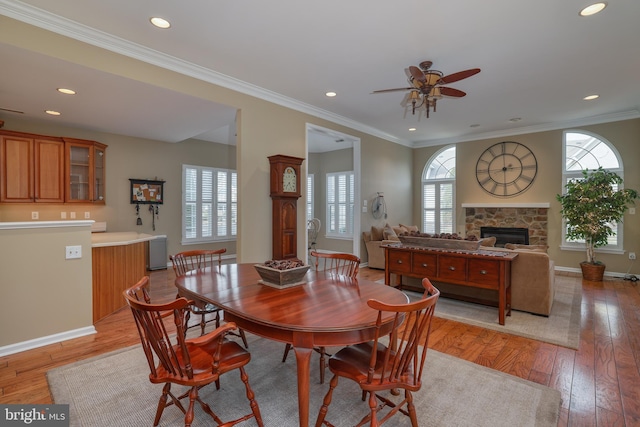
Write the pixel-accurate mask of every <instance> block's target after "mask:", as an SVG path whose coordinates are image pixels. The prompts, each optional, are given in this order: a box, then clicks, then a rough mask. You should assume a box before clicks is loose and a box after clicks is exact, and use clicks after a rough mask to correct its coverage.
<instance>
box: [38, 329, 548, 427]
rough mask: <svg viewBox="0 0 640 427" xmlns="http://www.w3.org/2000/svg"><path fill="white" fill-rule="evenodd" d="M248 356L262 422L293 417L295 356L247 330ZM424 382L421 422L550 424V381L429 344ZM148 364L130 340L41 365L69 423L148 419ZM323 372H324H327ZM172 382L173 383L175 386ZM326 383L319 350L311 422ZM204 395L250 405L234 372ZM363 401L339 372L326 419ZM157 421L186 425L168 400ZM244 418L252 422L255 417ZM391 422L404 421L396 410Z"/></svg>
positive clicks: (234, 407)
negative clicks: (46, 369) (507, 371)
mask: <svg viewBox="0 0 640 427" xmlns="http://www.w3.org/2000/svg"><path fill="white" fill-rule="evenodd" d="M248 338H249V350H250V351H251V356H252V359H251V362H250V363H249V365H247V373H248V375H249V381H250V384H251V386H252V387H253V389H254V391H255V393H256V399H257V401H258V404H259V406H260V410H261V412H262V417H263V421H264V425H265V426H267V427H268V426H276V427H288V426H294V425H298V406H297V391H296V390H297V388H296V384H297V383H296V364H295V361H294V358H293V357H290V358H289V360H288V361H287V362H285V363H282V362H281V358H282V352H283V350H284V344H282V343H278V342H275V341H270V340H267V339H263V338H257V337H255V336H253V335H250V334H248ZM426 364H427V367H426V373H425V374H424V375H423V386H422V389H421V390H420V391H419V392H417V393H415V394H414V401H415V403H416V407H417V409H418V420H419V422H420V425H429V426H433V427H440V426H441V427H444V426H447V427H451V426H475V427H479V426H487V427H489V426H491V427H495V426H516V425H517V426H520V427H523V426H531V427H533V426H536V427H543V426H554V427H555V426H556V425H557V420H558V414H559V408H560V393H559V392H558V391H556V390H553V389H550V388H548V387H545V386H542V385H539V384H536V383H532V382H529V381H526V380H523V379H520V378H517V377H513V376H510V375H507V374H504V373H501V372H498V371H494V370H492V369H489V368H485V367H483V366H479V365H475V364H473V363H470V362H467V361H464V360H461V359H457V358H455V357H452V356H449V355H445V354H442V353H438V352H437V351H434V350H429V351H428V353H427V362H426ZM148 375H149V368H148V366H147V364H146V360H145V358H144V354H143V351H142V349H141V348H140V346H134V347H129V348H126V349H123V350H119V351H116V352H112V353H108V354H105V355H102V356H98V357H95V358H92V359H87V360H84V361H80V362H76V363H73V364H70V365H66V366H63V367H60V368H56V369H53V370H51V371H49V372H48V373H47V378H48V381H49V386H50V389H51V395H52V396H53V400H54V402H55V403H68V404H69V405H70V407H69V409H70V419H71V420H70V421H71V426H82V427H103V426H104V427H113V426H118V427H128V426H136V427H139V426H151V425H152V424H153V417H154V415H155V408H156V405H157V401H158V398H159V396H160V393H161V390H162V385H158V384H151V383H150V382H149V378H148ZM328 377H330V376H329V375H328ZM176 389H178V388H176ZM327 389H328V380H327V383H325V384H320V383H319V371H318V364H317V355H316V354H315V353H314V354H313V355H312V363H311V403H310V418H311V420H310V425H314V423H315V417H316V416H317V413H318V410H319V409H320V406H321V405H322V398H323V397H324V394H325V393H326V391H327ZM201 395H202V396H203V400H204V401H205V402H207V403H209V404H210V405H211V406H212V408H213V410H214V411H216V412H217V413H218V414H219V415H220V416H221V418H222V419H223V420H229V419H234V418H236V417H239V416H241V415H243V414H245V413H249V411H250V410H249V405H248V403H247V400H246V396H245V390H244V387H243V385H242V383H241V381H240V378H239V374H238V372H237V371H236V372H231V373H228V374H226V375H224V376H223V377H222V378H221V389H220V390H218V391H216V390H215V387H211V386H209V387H205V388H203V389H202V390H201ZM367 412H368V405H367V403H366V402H363V401H362V400H361V392H360V389H359V388H358V387H357V386H356V385H355V384H353V383H352V382H351V381H347V380H344V379H343V380H341V381H340V382H339V384H338V388H337V389H336V392H335V393H334V397H333V403H332V404H331V406H330V407H329V413H328V416H327V420H329V421H331V422H332V423H333V424H334V425H335V426H336V427H338V426H352V425H355V424H356V423H357V421H358V420H359V419H360V417H361V416H362V415H363V414H366V413H367ZM211 421H212V420H211V418H210V417H209V416H208V415H206V414H204V413H203V412H202V411H201V409H200V407H199V406H196V419H195V422H194V423H193V425H194V426H203V425H209V424H211ZM160 425H161V426H163V427H167V426H181V425H184V418H183V415H182V413H181V412H180V411H179V410H178V409H177V408H175V407H174V406H172V407H169V408H167V409H165V412H164V414H163V416H162V419H161V421H160ZM239 425H242V426H255V425H256V423H255V421H254V420H248V421H245V422H244V423H242V424H239ZM389 425H393V426H410V425H411V423H410V421H409V419H408V418H407V417H405V416H403V415H396V416H395V417H394V419H393V420H392V421H390V422H389Z"/></svg>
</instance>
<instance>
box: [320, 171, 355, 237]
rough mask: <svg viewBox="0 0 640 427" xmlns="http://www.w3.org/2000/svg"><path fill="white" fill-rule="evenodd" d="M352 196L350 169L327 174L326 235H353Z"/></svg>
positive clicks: (353, 189)
mask: <svg viewBox="0 0 640 427" xmlns="http://www.w3.org/2000/svg"><path fill="white" fill-rule="evenodd" d="M354 197H355V184H354V175H353V172H352V171H350V172H336V173H328V174H327V219H326V221H327V226H326V233H327V236H331V237H344V238H352V237H353V215H354V207H355V206H354V205H355V199H354Z"/></svg>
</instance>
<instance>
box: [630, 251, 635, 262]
mask: <svg viewBox="0 0 640 427" xmlns="http://www.w3.org/2000/svg"><path fill="white" fill-rule="evenodd" d="M629 259H633V260H634V259H636V253H635V252H629Z"/></svg>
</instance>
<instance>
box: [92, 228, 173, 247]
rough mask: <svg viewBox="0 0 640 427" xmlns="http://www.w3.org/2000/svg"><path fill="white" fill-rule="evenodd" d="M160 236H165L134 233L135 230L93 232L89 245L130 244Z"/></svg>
mask: <svg viewBox="0 0 640 427" xmlns="http://www.w3.org/2000/svg"><path fill="white" fill-rule="evenodd" d="M160 237H166V236H154V235H152V234H145V233H136V232H135V231H121V232H110V233H109V232H108V233H93V234H91V247H93V248H99V247H105V246H122V245H132V244H134V243H140V242H146V241H149V240H153V239H156V238H160Z"/></svg>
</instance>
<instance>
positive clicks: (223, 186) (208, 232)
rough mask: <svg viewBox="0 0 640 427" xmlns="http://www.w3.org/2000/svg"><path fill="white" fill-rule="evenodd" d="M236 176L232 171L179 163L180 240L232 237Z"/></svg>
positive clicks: (233, 233) (235, 224)
mask: <svg viewBox="0 0 640 427" xmlns="http://www.w3.org/2000/svg"><path fill="white" fill-rule="evenodd" d="M237 183H238V176H237V173H236V172H235V171H233V170H228V169H216V168H208V167H202V166H190V165H183V166H182V194H183V203H182V243H183V244H189V243H204V242H211V241H215V240H233V239H235V237H236V234H237V215H238V188H237Z"/></svg>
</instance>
